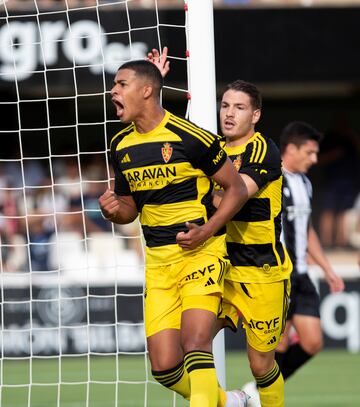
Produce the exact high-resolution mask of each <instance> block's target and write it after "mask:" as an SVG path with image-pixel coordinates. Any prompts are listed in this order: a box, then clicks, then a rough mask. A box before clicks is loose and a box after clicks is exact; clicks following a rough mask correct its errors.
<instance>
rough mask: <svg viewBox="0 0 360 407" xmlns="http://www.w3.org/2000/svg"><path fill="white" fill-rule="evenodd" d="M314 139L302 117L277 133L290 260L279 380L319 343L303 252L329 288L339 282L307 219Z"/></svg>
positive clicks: (278, 357) (315, 303) (316, 312)
mask: <svg viewBox="0 0 360 407" xmlns="http://www.w3.org/2000/svg"><path fill="white" fill-rule="evenodd" d="M320 140H321V135H320V133H319V132H318V131H317V130H316V129H315V128H313V127H312V126H311V125H309V124H308V123H304V122H292V123H289V124H288V125H287V126H286V127H285V128H284V130H283V132H282V134H281V137H280V148H281V152H282V159H283V166H284V180H285V184H284V200H283V205H284V212H283V230H284V239H285V244H286V247H287V249H288V251H289V254H290V256H291V259H292V261H293V264H294V272H293V274H292V276H291V283H292V289H291V297H290V298H291V301H290V308H289V313H288V323H287V326H286V330H285V335H284V337H283V340H282V342H281V344H280V346H279V347H278V349H277V354H276V360H277V361H278V364H279V366H280V368H281V371H282V373H283V376H284V379H287V378H288V377H289V376H291V375H292V374H293V373H294V372H295V371H296V370H297V369H298V368H299V367H301V366H302V365H303V364H304V363H305V362H306V361H307V360H309V359H310V358H312V357H313V356H314V355H315V354H316V353H318V352H319V351H320V350H321V348H322V344H323V340H322V330H321V325H320V314H319V296H318V294H317V292H316V289H315V287H314V285H313V283H312V282H311V280H310V277H309V274H308V272H309V269H308V263H307V255H308V254H309V255H310V256H311V258H312V261H314V262H315V264H317V265H319V266H320V267H321V269H322V270H323V272H324V276H325V279H326V281H327V283H328V285H329V287H330V291H331V292H332V293H336V292H340V291H343V290H344V282H343V280H342V279H341V277H339V276H338V275H337V274H336V273H335V272H334V270H333V269H332V267H331V265H330V263H329V261H328V260H327V258H326V256H325V253H324V251H323V249H322V247H321V244H320V242H319V239H318V236H317V234H316V232H315V230H314V227H313V226H312V223H311V199H312V187H311V183H310V181H309V179H308V178H307V177H306V175H305V174H306V173H307V171H308V170H309V168H310V167H311V166H312V165H314V164H316V162H317V155H318V152H319V142H320ZM291 326H294V328H295V330H296V333H297V336H298V342H296V343H294V344H290V343H289V330H290V327H291Z"/></svg>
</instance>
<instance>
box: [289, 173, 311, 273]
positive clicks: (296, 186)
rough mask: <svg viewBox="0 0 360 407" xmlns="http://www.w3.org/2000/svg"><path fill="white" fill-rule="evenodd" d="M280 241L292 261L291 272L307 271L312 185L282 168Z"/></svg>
mask: <svg viewBox="0 0 360 407" xmlns="http://www.w3.org/2000/svg"><path fill="white" fill-rule="evenodd" d="M283 173H284V184H283V185H284V186H283V212H282V227H283V230H282V232H283V233H282V241H283V242H284V243H285V246H286V248H287V251H288V253H289V255H290V258H291V260H292V262H293V266H294V269H293V273H296V272H297V273H299V274H305V273H307V272H308V266H307V247H308V230H309V223H310V214H311V199H312V186H311V183H310V180H309V179H308V178H307V177H306V176H305V175H304V174H300V173H291V172H289V171H287V170H285V169H284V170H283Z"/></svg>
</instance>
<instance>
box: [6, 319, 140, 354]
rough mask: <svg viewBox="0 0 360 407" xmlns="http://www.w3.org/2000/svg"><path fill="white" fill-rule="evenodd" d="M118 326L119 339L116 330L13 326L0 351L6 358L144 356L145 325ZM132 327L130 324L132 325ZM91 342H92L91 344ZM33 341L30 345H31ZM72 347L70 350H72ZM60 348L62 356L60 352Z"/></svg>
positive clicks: (106, 328) (9, 327)
mask: <svg viewBox="0 0 360 407" xmlns="http://www.w3.org/2000/svg"><path fill="white" fill-rule="evenodd" d="M122 324H123V322H122V323H121V324H120V325H118V326H117V328H116V329H117V337H115V327H114V326H99V325H97V326H91V327H90V329H88V327H86V326H81V327H73V328H67V329H64V328H63V329H61V330H60V332H59V329H52V328H47V327H44V326H43V325H41V326H40V325H38V324H37V323H35V322H33V324H32V327H33V328H35V329H32V330H31V329H30V326H29V324H26V325H21V326H20V325H16V324H12V325H9V326H8V327H7V329H6V330H5V331H3V333H2V335H1V336H0V347H2V349H3V352H4V355H6V356H7V355H13V356H17V355H21V354H28V355H31V354H33V355H38V354H45V355H54V354H55V355H58V354H61V353H71V352H74V353H87V352H88V351H89V350H90V351H91V352H104V353H112V352H115V351H116V341H117V342H118V346H117V348H118V349H117V350H118V351H120V352H136V351H139V352H142V351H143V350H144V348H145V334H144V328H143V325H142V324H140V325H135V326H134V325H127V323H125V325H122ZM129 324H130V322H129ZM89 339H90V341H89ZM30 341H31V345H30ZM70 343H71V347H70ZM60 345H61V352H60Z"/></svg>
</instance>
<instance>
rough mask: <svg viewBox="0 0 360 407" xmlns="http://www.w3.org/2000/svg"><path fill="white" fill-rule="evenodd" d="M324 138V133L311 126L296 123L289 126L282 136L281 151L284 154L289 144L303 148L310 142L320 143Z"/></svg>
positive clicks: (304, 123) (299, 122)
mask: <svg viewBox="0 0 360 407" xmlns="http://www.w3.org/2000/svg"><path fill="white" fill-rule="evenodd" d="M322 138H323V135H322V133H320V132H319V131H318V130H316V129H315V127H313V126H312V125H311V124H309V123H306V122H301V121H294V122H290V123H289V124H287V125H286V126H285V127H284V129H283V130H282V132H281V135H280V151H281V152H282V153H283V152H284V151H285V149H286V147H287V145H288V144H295V145H296V146H297V147H300V146H302V145H303V144H305V143H306V142H307V141H308V140H313V141H316V142H317V143H320V142H321V140H322Z"/></svg>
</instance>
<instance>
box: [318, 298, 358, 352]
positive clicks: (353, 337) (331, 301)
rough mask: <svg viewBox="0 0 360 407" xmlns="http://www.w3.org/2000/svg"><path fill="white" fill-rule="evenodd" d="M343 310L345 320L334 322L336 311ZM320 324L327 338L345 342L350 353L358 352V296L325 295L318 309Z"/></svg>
mask: <svg viewBox="0 0 360 407" xmlns="http://www.w3.org/2000/svg"><path fill="white" fill-rule="evenodd" d="M338 308H344V310H345V320H344V321H343V322H341V323H340V322H338V321H337V320H336V311H337V309H338ZM320 314H321V323H322V327H323V330H324V332H325V333H326V335H327V336H329V337H330V338H332V339H336V340H344V339H345V340H346V345H347V349H348V350H349V351H350V352H358V351H359V350H360V294H359V293H357V292H355V291H353V292H350V293H345V292H343V293H338V294H331V295H327V296H326V297H325V298H324V299H323V300H322V303H321V307H320Z"/></svg>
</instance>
